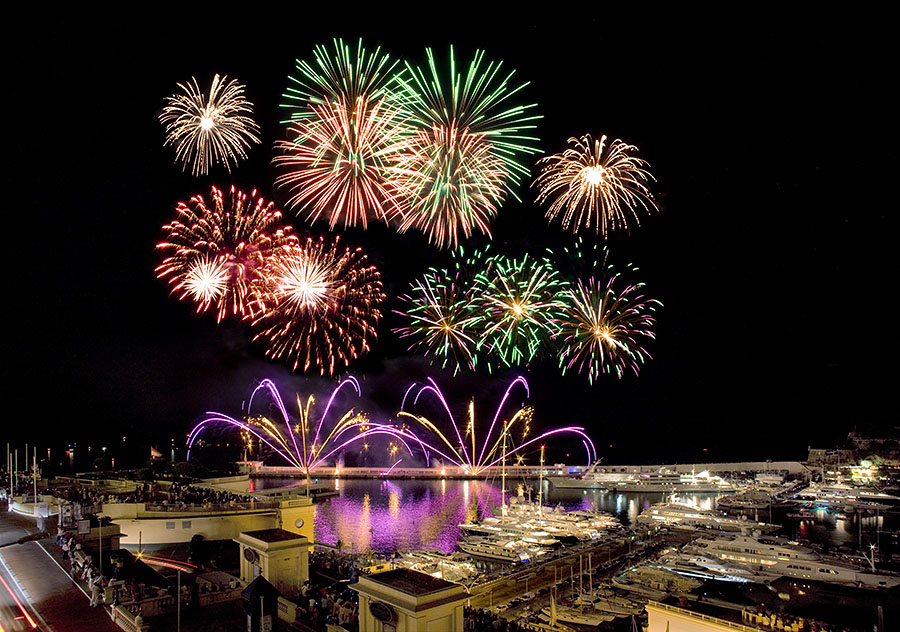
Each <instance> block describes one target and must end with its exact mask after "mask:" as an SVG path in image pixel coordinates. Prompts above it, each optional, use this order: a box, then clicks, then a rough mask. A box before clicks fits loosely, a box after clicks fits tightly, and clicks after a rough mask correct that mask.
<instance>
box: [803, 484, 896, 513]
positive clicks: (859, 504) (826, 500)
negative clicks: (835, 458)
mask: <svg viewBox="0 0 900 632" xmlns="http://www.w3.org/2000/svg"><path fill="white" fill-rule="evenodd" d="M794 498H795V499H796V500H798V501H805V503H806V504H807V505H808V506H815V507H826V508H829V509H832V508H834V509H837V508H841V509H844V510H845V511H851V512H852V511H866V510H870V511H884V510H886V509H890V504H893V503H896V502H898V501H900V498H898V497H897V496H892V495H891V494H885V493H883V492H880V491H878V490H875V489H870V488H866V487H854V486H853V485H847V484H846V483H835V484H833V485H820V484H817V483H810V484H809V487H807V488H806V489H803V490H800V491H799V492H797V494H796V495H795V496H794Z"/></svg>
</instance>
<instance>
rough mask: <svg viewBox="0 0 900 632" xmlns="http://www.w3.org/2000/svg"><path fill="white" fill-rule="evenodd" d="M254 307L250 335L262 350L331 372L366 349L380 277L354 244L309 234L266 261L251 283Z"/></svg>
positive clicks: (372, 328) (373, 324)
mask: <svg viewBox="0 0 900 632" xmlns="http://www.w3.org/2000/svg"><path fill="white" fill-rule="evenodd" d="M254 290H255V293H256V295H257V297H258V300H259V303H260V310H259V312H258V315H257V316H256V317H255V319H254V321H253V325H254V328H255V329H256V330H257V332H258V333H257V334H256V335H255V336H254V339H255V340H264V341H266V345H267V347H266V354H267V355H269V356H270V357H272V358H276V359H285V360H287V361H288V362H292V363H293V368H294V369H295V370H296V369H297V368H298V367H300V366H302V370H303V371H306V370H308V369H309V368H310V367H315V368H317V369H318V371H319V373H321V374H323V375H333V374H334V373H335V371H336V370H337V369H338V368H343V367H344V366H346V365H348V364H349V363H350V362H351V361H352V360H354V359H356V358H358V357H360V356H362V355H363V354H365V353H366V352H368V351H369V348H370V343H371V342H372V341H373V340H374V339H375V336H376V328H377V325H378V321H379V319H380V318H381V311H380V309H379V306H380V304H381V303H382V301H383V300H384V293H383V290H382V285H381V277H380V275H379V273H378V270H377V269H376V268H375V266H371V265H367V264H366V255H364V254H363V253H362V251H361V250H360V249H359V248H356V249H351V248H345V247H342V246H341V245H340V238H339V237H334V238H333V239H331V238H326V237H324V236H323V237H318V238H313V237H309V238H308V239H307V240H306V242H305V243H303V244H301V245H299V246H296V247H294V248H292V249H291V250H290V251H288V252H286V253H285V254H284V255H283V256H280V257H277V258H273V259H271V260H270V261H269V263H268V265H267V266H266V269H265V271H264V273H263V274H262V275H260V277H259V280H258V282H257V283H256V284H255V286H254Z"/></svg>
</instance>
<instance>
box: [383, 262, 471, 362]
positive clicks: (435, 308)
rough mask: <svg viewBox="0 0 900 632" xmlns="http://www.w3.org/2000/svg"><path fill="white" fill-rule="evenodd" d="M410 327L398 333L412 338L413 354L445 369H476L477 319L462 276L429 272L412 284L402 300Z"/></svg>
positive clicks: (402, 313) (411, 347)
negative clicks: (449, 365) (432, 361)
mask: <svg viewBox="0 0 900 632" xmlns="http://www.w3.org/2000/svg"><path fill="white" fill-rule="evenodd" d="M400 300H401V301H402V302H403V303H404V304H405V305H406V311H405V312H403V311H397V313H398V314H401V315H403V316H406V317H407V319H408V323H409V324H408V325H407V326H406V327H402V328H399V329H396V330H395V331H396V333H398V334H399V335H400V337H401V338H410V339H411V340H412V344H411V346H410V351H416V352H421V353H423V354H424V355H425V357H428V358H432V359H434V360H439V361H440V362H441V366H442V368H446V367H447V365H448V364H451V365H452V366H453V373H454V374H456V373H457V372H458V371H459V370H460V369H461V368H467V369H474V368H475V349H476V346H477V340H476V338H477V328H476V323H477V322H478V318H477V317H476V316H475V315H474V314H473V313H472V309H471V306H470V299H469V297H468V296H467V287H466V282H465V279H464V278H463V276H462V275H461V274H460V272H458V271H457V272H455V273H450V272H445V271H438V270H434V269H432V270H430V271H429V272H428V273H427V274H426V275H425V276H424V277H423V278H422V279H420V280H418V281H416V282H415V283H413V285H412V288H411V289H410V292H409V294H407V295H404V296H401V297H400Z"/></svg>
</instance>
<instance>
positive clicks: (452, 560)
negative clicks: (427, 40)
mask: <svg viewBox="0 0 900 632" xmlns="http://www.w3.org/2000/svg"><path fill="white" fill-rule="evenodd" d="M391 564H392V565H393V566H394V567H395V568H409V569H412V570H416V571H419V572H421V573H426V574H428V575H431V576H432V577H439V578H441V579H446V580H447V581H451V582H457V583H465V582H467V581H469V580H470V579H473V578H475V577H476V576H477V575H478V574H479V571H478V569H476V568H475V565H474V564H472V560H471V558H469V557H466V556H465V555H462V554H460V553H454V554H453V555H447V554H446V553H444V552H442V551H403V552H401V553H400V554H399V557H397V558H396V559H394V560H392V561H391Z"/></svg>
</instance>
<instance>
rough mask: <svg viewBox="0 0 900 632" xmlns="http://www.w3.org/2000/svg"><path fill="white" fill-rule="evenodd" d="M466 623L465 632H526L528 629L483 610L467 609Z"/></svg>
mask: <svg viewBox="0 0 900 632" xmlns="http://www.w3.org/2000/svg"><path fill="white" fill-rule="evenodd" d="M463 615H464V616H465V623H464V624H463V630H465V631H466V632H482V631H484V632H525V631H526V630H527V629H528V628H525V627H522V626H521V625H519V624H518V623H517V622H516V621H510V620H507V619H504V618H503V617H501V616H499V615H497V614H495V613H493V612H491V611H490V610H485V609H483V608H469V607H468V606H466V608H465V609H464V610H463Z"/></svg>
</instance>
